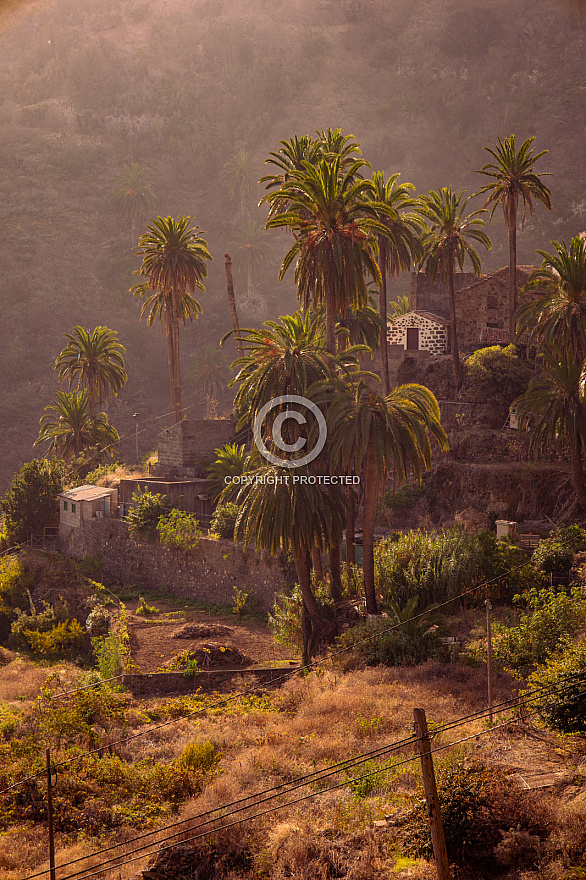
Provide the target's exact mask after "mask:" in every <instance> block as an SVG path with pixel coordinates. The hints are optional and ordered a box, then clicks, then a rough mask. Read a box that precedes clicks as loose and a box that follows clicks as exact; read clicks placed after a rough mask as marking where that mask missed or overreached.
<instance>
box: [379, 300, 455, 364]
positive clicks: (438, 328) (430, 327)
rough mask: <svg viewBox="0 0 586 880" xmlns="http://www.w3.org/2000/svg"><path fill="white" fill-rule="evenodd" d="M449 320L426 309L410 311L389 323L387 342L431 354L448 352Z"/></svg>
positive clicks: (408, 349) (409, 350) (407, 349)
mask: <svg viewBox="0 0 586 880" xmlns="http://www.w3.org/2000/svg"><path fill="white" fill-rule="evenodd" d="M449 323H450V322H449V321H447V320H446V319H445V318H442V317H441V316H440V315H434V314H433V313H432V312H426V311H424V310H418V311H412V312H408V313H407V314H406V315H400V317H398V318H394V319H393V320H392V321H389V322H388V323H387V344H388V345H399V346H402V348H403V349H404V350H405V351H408V352H412V351H429V353H430V354H431V355H441V354H446V352H447V350H448V330H449Z"/></svg>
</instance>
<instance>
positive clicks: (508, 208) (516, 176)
mask: <svg viewBox="0 0 586 880" xmlns="http://www.w3.org/2000/svg"><path fill="white" fill-rule="evenodd" d="M534 140H535V138H534V137H531V138H527V140H526V141H523V143H522V144H521V146H520V147H519V151H518V152H517V150H516V149H515V135H514V134H512V135H511V136H510V137H508V138H505V139H504V141H501V139H500V138H497V143H496V146H495V149H494V150H492V149H491V148H490V147H483V149H484V150H486V151H487V152H488V153H490V155H491V156H492V157H493V159H494V162H487V163H486V165H483V166H482V168H481V169H480V170H479V171H478V172H477V173H478V174H485V175H486V176H487V177H490V178H492V182H491V183H487V184H486V186H483V187H482V189H481V190H480V193H487V194H488V198H487V199H486V202H485V203H484V207H485V208H486V207H487V206H488V205H492V210H491V212H490V219H491V220H492V217H493V214H494V212H495V211H496V209H497V205H501V206H502V209H503V217H504V221H505V225H506V227H507V229H508V232H509V339H510V341H511V342H514V340H515V312H516V311H517V213H518V209H519V199H522V200H523V216H522V218H521V231H523V228H524V225H525V215H526V212H527V208H529V215H532V214H533V199H537V200H538V201H540V202H541V203H542V204H544V205H545V207H546V208H547V209H548V210H549V209H550V208H551V192H550V191H549V189H548V188H547V187H546V186H545V184H544V183H543V182H542V180H541V178H542V177H545V176H546V175H548V174H549V172H540V173H536V172H535V169H534V166H535V163H536V162H537V160H538V159H540V158H541V156H545V154H546V153H547V152H548V150H542V151H541V152H540V153H537V154H534V153H533V150H532V149H531V144H532V143H533V141H534Z"/></svg>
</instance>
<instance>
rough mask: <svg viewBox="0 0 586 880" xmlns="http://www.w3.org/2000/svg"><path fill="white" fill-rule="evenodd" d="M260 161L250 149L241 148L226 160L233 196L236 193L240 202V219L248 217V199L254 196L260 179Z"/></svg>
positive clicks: (226, 179)
mask: <svg viewBox="0 0 586 880" xmlns="http://www.w3.org/2000/svg"><path fill="white" fill-rule="evenodd" d="M258 172H259V163H258V162H257V160H256V159H255V158H254V157H253V155H252V153H250V152H249V151H248V150H244V149H240V150H237V151H236V153H235V154H234V157H233V158H232V159H231V160H230V161H229V162H226V164H225V165H224V170H223V177H224V181H225V182H226V184H227V186H228V188H229V190H230V195H231V196H232V198H233V197H234V196H235V195H236V196H238V200H239V202H240V219H241V220H245V219H246V217H248V214H249V211H248V200H249V199H250V197H251V196H252V194H253V192H254V189H255V187H256V182H257V180H258Z"/></svg>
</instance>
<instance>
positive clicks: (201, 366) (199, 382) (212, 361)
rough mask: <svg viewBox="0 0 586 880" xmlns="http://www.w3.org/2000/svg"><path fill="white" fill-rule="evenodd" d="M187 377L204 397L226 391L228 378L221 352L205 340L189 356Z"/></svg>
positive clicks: (215, 395)
mask: <svg viewBox="0 0 586 880" xmlns="http://www.w3.org/2000/svg"><path fill="white" fill-rule="evenodd" d="M189 377H190V379H191V380H192V381H193V383H194V384H195V387H196V388H197V389H198V391H201V392H202V394H203V395H204V396H205V397H208V396H210V395H212V396H213V397H221V396H222V394H224V393H225V392H226V388H227V385H228V379H229V372H228V368H227V366H226V360H225V358H224V355H223V354H222V352H221V351H220V350H219V349H218V348H216V346H215V345H213V344H212V343H211V342H205V343H204V344H203V345H202V347H201V348H199V349H198V350H197V351H196V352H195V354H193V355H192V356H191V367H190V370H189Z"/></svg>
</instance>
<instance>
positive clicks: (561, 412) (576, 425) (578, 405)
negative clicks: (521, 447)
mask: <svg viewBox="0 0 586 880" xmlns="http://www.w3.org/2000/svg"><path fill="white" fill-rule="evenodd" d="M540 358H541V360H542V366H543V373H542V375H541V376H539V377H537V378H535V379H532V380H531V382H530V383H529V388H528V389H527V391H526V392H525V394H522V395H521V396H520V397H517V399H516V400H514V401H513V403H512V407H514V408H515V409H516V411H517V412H518V413H519V429H520V430H523V429H525V428H526V427H527V425H528V424H529V422H530V420H531V421H535V426H534V429H533V434H532V436H531V443H530V448H531V450H532V451H534V452H535V451H537V450H540V449H543V448H547V447H548V446H554V447H555V448H556V449H558V450H559V449H561V448H563V446H564V444H565V443H567V444H568V448H569V451H570V475H571V480H572V486H573V488H574V491H575V493H576V498H577V501H578V504H579V506H580V507H581V509H582V510H583V511H586V486H585V483H584V470H583V466H582V453H583V450H584V447H585V445H586V402H585V398H584V384H585V376H584V365H583V362H582V360H581V359H580V358H578V357H577V356H576V353H575V352H574V351H573V350H572V348H569V349H562V348H560V346H559V345H558V344H557V343H555V342H554V343H552V344H551V347H550V348H549V349H548V350H547V351H543V352H542V353H541V354H540ZM531 417H533V419H532V418H531Z"/></svg>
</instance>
